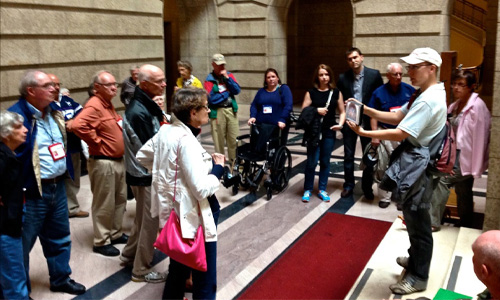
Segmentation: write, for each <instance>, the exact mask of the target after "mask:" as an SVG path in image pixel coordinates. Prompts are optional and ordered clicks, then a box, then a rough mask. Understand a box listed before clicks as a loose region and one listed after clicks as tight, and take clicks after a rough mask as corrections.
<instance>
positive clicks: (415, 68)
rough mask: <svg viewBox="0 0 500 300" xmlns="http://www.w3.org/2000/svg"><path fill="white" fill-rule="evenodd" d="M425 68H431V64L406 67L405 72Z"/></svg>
mask: <svg viewBox="0 0 500 300" xmlns="http://www.w3.org/2000/svg"><path fill="white" fill-rule="evenodd" d="M427 66H431V64H423V65H409V66H406V67H405V68H406V71H416V70H418V69H420V68H421V67H427Z"/></svg>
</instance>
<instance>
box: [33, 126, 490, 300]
mask: <svg viewBox="0 0 500 300" xmlns="http://www.w3.org/2000/svg"><path fill="white" fill-rule="evenodd" d="M247 131H248V127H247V126H246V125H245V124H244V122H241V132H242V133H245V132H247ZM300 137H301V135H300V133H299V132H294V131H293V130H292V132H291V133H290V135H289V143H290V144H291V145H290V146H289V148H290V150H291V152H292V158H293V159H292V160H293V170H292V178H291V180H290V182H289V185H288V187H287V189H286V190H284V191H283V192H281V193H279V194H275V195H273V197H272V199H271V200H270V201H267V200H266V196H265V190H264V189H263V188H261V189H260V190H258V191H257V193H255V194H249V193H248V192H246V191H240V192H239V193H238V194H237V195H235V196H233V195H232V193H231V189H225V188H224V187H223V186H222V185H221V188H220V189H219V191H218V192H217V193H216V194H217V198H218V199H219V201H220V204H221V208H222V211H221V218H220V223H219V227H218V232H219V241H218V276H217V280H218V292H217V298H218V299H232V298H234V297H235V296H237V295H238V294H239V293H240V292H241V291H242V290H243V289H244V288H245V287H246V286H247V285H248V284H250V283H251V282H252V280H254V279H255V278H256V277H257V276H259V274H260V273H261V272H262V271H263V270H264V269H265V268H266V267H267V266H268V265H269V264H272V263H273V261H274V260H275V259H276V258H277V257H278V256H279V255H280V254H281V253H283V251H286V249H287V248H288V247H289V246H290V244H291V243H293V242H294V241H295V240H296V239H297V238H299V237H300V236H301V234H303V233H304V231H305V230H307V229H308V228H309V227H310V226H311V225H312V224H313V223H314V222H315V221H316V220H318V218H320V217H321V216H322V215H323V214H324V213H325V212H327V211H331V212H336V213H342V214H349V215H354V216H359V217H365V218H372V219H378V220H383V221H387V222H391V223H394V224H393V225H392V227H391V230H390V231H389V232H388V234H387V236H386V238H385V239H384V240H383V241H382V243H381V245H380V247H379V249H377V251H376V252H375V253H374V255H373V257H372V259H371V260H370V262H369V263H368V265H367V270H372V271H370V272H371V274H372V275H371V276H370V278H369V279H366V278H365V279H363V276H364V275H365V274H366V272H363V273H362V274H360V279H359V280H358V282H357V283H356V284H355V285H353V290H352V291H351V293H350V294H349V295H348V299H393V298H394V297H395V296H394V295H391V293H390V291H389V289H388V286H389V285H390V284H391V283H394V282H395V281H396V280H397V276H399V275H400V273H401V270H400V269H398V268H397V265H396V263H395V258H396V257H397V256H401V255H405V254H406V249H407V247H408V245H409V242H408V238H407V234H406V231H405V230H404V226H403V225H402V224H401V223H400V221H399V220H398V218H397V216H398V214H399V212H398V211H397V210H396V207H395V205H394V204H391V205H390V206H389V207H388V208H386V209H381V208H379V207H378V205H377V204H378V199H377V197H376V198H375V200H373V201H367V200H366V199H365V198H364V197H363V196H362V195H361V193H360V191H359V188H358V187H357V188H356V189H355V194H354V196H353V197H352V198H349V199H343V198H341V197H340V192H341V190H342V184H343V169H342V157H343V147H342V137H341V135H339V136H338V137H337V138H338V140H337V142H336V146H335V148H336V149H335V151H334V153H333V155H332V159H331V163H332V173H331V176H330V180H329V182H328V189H327V190H328V193H329V194H330V196H331V198H332V201H331V202H330V203H324V202H322V201H321V200H320V199H319V198H317V197H316V196H315V194H313V196H312V197H311V201H310V202H309V203H302V202H301V196H302V193H303V181H304V175H303V169H304V163H305V158H306V154H305V148H303V147H301V146H300ZM201 142H202V144H203V146H204V147H205V148H206V149H207V150H208V151H209V152H213V143H212V139H211V136H210V133H209V127H208V126H204V127H203V131H202V135H201ZM356 154H357V158H356V164H357V165H358V164H359V157H360V156H361V150H360V146H359V145H358V149H357V152H356ZM355 175H356V179H357V180H359V179H360V176H361V171H356V174H355ZM374 187H375V186H374ZM474 191H475V211H476V212H477V213H483V212H484V201H485V193H486V177H485V176H483V178H482V179H479V180H476V183H475V188H474ZM374 192H375V194H376V193H377V189H376V188H375V189H374ZM376 196H377V195H376ZM78 198H79V200H80V203H81V206H82V209H83V210H86V211H89V209H90V205H91V199H92V194H91V192H90V184H89V180H88V176H84V177H82V187H81V189H80V193H79V194H78ZM134 216H135V201H134V200H131V201H128V203H127V211H126V214H125V217H124V220H123V226H124V230H125V232H127V233H128V232H129V231H130V228H131V225H132V223H133V219H134ZM70 224H71V236H72V253H71V263H70V264H71V267H72V269H73V275H72V278H73V279H75V280H76V281H78V282H81V283H82V284H84V285H85V286H86V287H87V289H88V291H87V293H86V294H84V295H81V296H79V297H76V299H117V300H118V299H159V298H160V297H161V293H162V290H163V284H146V283H135V282H132V281H130V269H128V268H124V266H122V265H121V262H120V260H119V258H118V257H104V256H102V255H98V254H95V253H93V252H92V238H93V231H92V221H91V219H90V218H83V219H76V218H73V219H70ZM478 234H479V231H473V230H472V231H471V232H466V233H464V232H462V231H459V230H458V228H453V227H452V226H451V224H445V226H444V227H443V229H442V230H441V231H440V232H438V233H435V240H436V242H435V243H436V245H437V246H436V247H435V250H434V259H433V263H432V264H433V265H432V267H433V270H432V271H431V281H432V282H434V283H433V284H430V285H429V288H428V290H427V291H426V292H424V293H420V294H418V295H421V296H425V297H428V298H431V299H432V298H433V296H434V294H435V293H436V291H437V289H438V288H439V287H443V285H444V284H445V283H444V282H445V281H446V279H445V278H447V277H446V274H447V272H448V269H449V266H450V259H451V257H453V255H454V253H455V252H456V251H459V252H460V251H462V252H464V253H465V254H464V255H462V256H463V261H464V262H466V263H465V264H464V265H467V267H470V266H469V264H468V262H469V261H470V255H471V254H470V243H472V241H473V238H474V237H475V236H477V235H478ZM459 237H460V238H459ZM457 239H458V242H455V241H456V240H457ZM452 244H453V245H456V244H458V245H459V246H460V247H459V248H458V250H457V248H456V246H455V247H451V245H452ZM118 248H119V249H120V250H121V249H122V248H123V245H118ZM157 254H158V255H156V256H155V260H154V261H155V263H156V265H155V267H154V268H155V270H157V271H166V270H167V269H168V258H165V257H164V256H163V255H161V254H160V253H157ZM467 255H469V256H467ZM30 260H31V270H30V277H31V281H32V286H33V291H32V294H31V297H32V298H34V299H51V300H52V299H72V298H74V296H72V295H68V294H62V293H52V292H50V291H49V281H48V271H47V267H46V263H45V259H44V257H43V253H42V251H41V247H40V244H39V242H37V244H36V245H35V248H34V249H33V251H32V252H31V255H30ZM464 268H465V267H464ZM462 273H464V274H465V273H467V274H466V275H463V276H466V277H464V278H467V279H460V280H466V281H465V282H470V281H467V280H474V278H473V276H472V279H469V277H471V274H470V270H469V271H468V272H466V271H464V272H462ZM434 274H435V275H434ZM443 274H444V275H443ZM472 275H473V274H472ZM463 276H462V277H463ZM467 276H469V277H467ZM365 277H366V276H365ZM462 277H460V278H462ZM433 278H439V280H433ZM459 283H463V281H459ZM466 285H467V284H466ZM482 288H483V287H482V286H481V284H480V283H476V285H475V286H474V291H475V292H480V291H481V289H482ZM356 289H357V290H356ZM355 290H356V291H355ZM416 296H417V295H416ZM187 297H188V298H190V297H191V296H190V295H189V294H188V295H187ZM397 298H398V297H397V296H396V298H394V299H397ZM404 298H405V299H406V298H407V297H404ZM410 298H415V297H413V295H412V296H411V297H410Z"/></svg>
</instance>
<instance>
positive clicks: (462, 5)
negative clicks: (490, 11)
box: [453, 0, 486, 30]
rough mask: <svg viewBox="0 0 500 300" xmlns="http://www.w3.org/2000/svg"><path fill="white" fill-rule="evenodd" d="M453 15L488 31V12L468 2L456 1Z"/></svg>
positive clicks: (464, 0)
mask: <svg viewBox="0 0 500 300" xmlns="http://www.w3.org/2000/svg"><path fill="white" fill-rule="evenodd" d="M453 15H454V16H457V17H458V18H460V19H462V20H464V21H467V22H469V23H471V24H473V25H475V26H478V27H479V28H481V29H484V30H486V10H484V9H482V8H481V7H479V6H477V5H475V4H473V3H470V2H469V1H467V0H455V4H454V5H453Z"/></svg>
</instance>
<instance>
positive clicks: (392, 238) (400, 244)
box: [345, 219, 482, 300]
mask: <svg viewBox="0 0 500 300" xmlns="http://www.w3.org/2000/svg"><path fill="white" fill-rule="evenodd" d="M461 231H463V233H462V236H460V232H461ZM470 231H474V229H470V230H468V229H466V228H465V229H461V228H455V227H452V226H442V227H441V230H440V231H438V232H435V233H433V238H434V249H433V257H432V263H431V270H430V275H429V282H428V286H427V290H426V291H423V292H420V293H414V294H411V295H409V296H403V297H401V296H397V295H396V296H395V295H393V294H392V293H391V291H390V290H389V285H391V284H393V283H395V282H396V281H397V280H398V279H399V278H400V276H401V275H402V272H403V268H401V267H400V266H399V265H398V264H397V263H396V258H397V257H398V256H407V255H408V252H407V250H408V248H409V246H410V241H409V239H408V233H407V231H406V227H405V226H404V225H403V224H402V221H401V220H400V219H396V220H395V221H394V222H393V224H392V226H391V228H390V229H389V230H388V232H387V234H386V235H385V237H384V239H383V240H382V242H381V243H380V245H379V247H378V248H377V250H375V252H374V253H373V255H372V257H371V258H370V260H369V261H368V263H367V264H366V266H365V269H364V271H363V272H362V273H361V274H360V276H359V277H358V280H357V281H356V283H355V284H354V286H353V287H352V288H351V291H350V292H349V294H347V296H346V298H345V299H349V300H362V299H407V298H408V299H416V298H418V297H427V298H429V299H433V298H434V295H435V294H436V293H437V291H438V290H439V289H440V288H446V286H447V284H448V282H449V280H448V278H449V274H450V272H451V269H452V264H453V262H454V261H455V256H456V255H459V256H460V255H461V256H462V264H461V265H462V267H461V268H460V271H459V275H458V276H457V285H456V286H457V290H456V292H458V293H464V294H466V295H467V294H470V292H469V291H467V293H465V292H464V289H460V290H459V289H458V285H462V286H463V285H467V284H463V283H462V282H463V281H462V280H467V279H465V278H464V279H462V272H467V273H468V271H465V270H466V269H465V268H466V267H467V263H466V261H467V262H469V261H470V264H471V265H472V251H470V253H469V252H468V250H467V247H468V248H469V249H470V245H471V244H472V242H473V241H474V239H475V237H477V236H478V234H477V232H473V234H470ZM479 234H480V232H479ZM471 239H472V241H470V240H471ZM457 243H460V245H458V246H457ZM472 274H474V272H473V271H472ZM464 276H465V275H464ZM467 283H468V281H467ZM481 291H482V290H481V289H480V290H479V292H481ZM476 294H477V293H476Z"/></svg>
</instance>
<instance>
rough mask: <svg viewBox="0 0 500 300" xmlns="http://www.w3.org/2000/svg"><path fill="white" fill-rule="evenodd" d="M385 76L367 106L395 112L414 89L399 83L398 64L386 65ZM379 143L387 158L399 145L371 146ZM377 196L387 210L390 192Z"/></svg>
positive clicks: (374, 123)
mask: <svg viewBox="0 0 500 300" xmlns="http://www.w3.org/2000/svg"><path fill="white" fill-rule="evenodd" d="M386 76H387V79H388V81H387V83H386V84H384V85H381V86H380V87H378V88H377V89H376V90H375V91H374V92H373V94H372V97H371V99H370V102H368V106H369V107H372V108H375V109H376V110H380V111H390V112H395V111H397V110H399V109H400V108H401V107H402V106H403V105H405V104H406V102H408V100H410V97H411V95H413V93H414V92H415V89H414V88H413V87H412V86H411V85H409V84H407V83H404V82H402V81H401V80H402V79H403V67H402V66H401V64H399V63H390V64H389V65H387V74H386ZM370 125H371V128H372V130H377V129H387V128H396V126H395V125H391V124H386V123H383V122H379V121H377V120H376V119H374V118H371V119H370ZM381 143H382V147H385V149H386V150H387V154H388V155H389V156H390V155H391V153H392V151H393V150H394V149H395V148H396V147H397V146H398V145H399V142H397V141H389V140H382V141H381V140H379V139H372V146H374V147H378V146H379V145H380V144H381ZM363 150H364V149H363ZM368 171H369V172H373V169H369V170H368ZM378 195H379V203H378V206H379V207H380V208H387V207H388V206H389V205H390V203H391V192H388V191H384V190H382V189H380V188H379V189H378Z"/></svg>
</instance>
